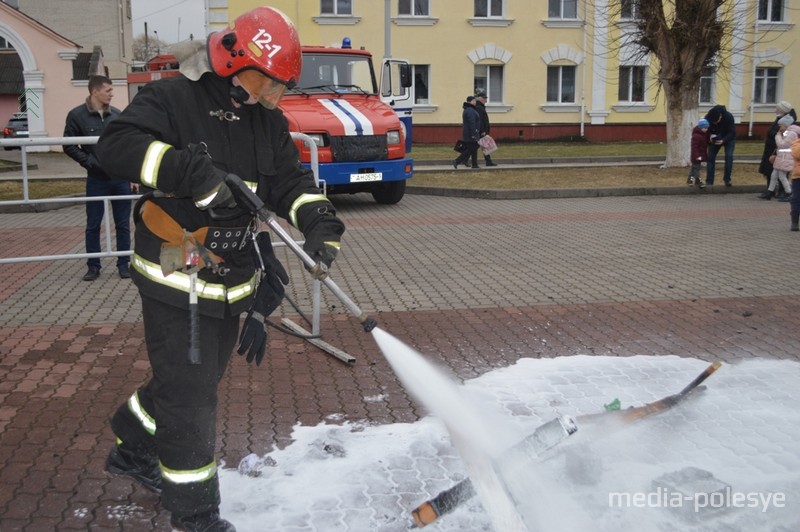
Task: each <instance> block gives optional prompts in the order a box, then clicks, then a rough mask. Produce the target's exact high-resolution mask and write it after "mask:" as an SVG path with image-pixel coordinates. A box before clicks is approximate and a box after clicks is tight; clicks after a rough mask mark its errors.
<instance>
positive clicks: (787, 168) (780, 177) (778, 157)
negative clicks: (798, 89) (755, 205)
mask: <svg viewBox="0 0 800 532" xmlns="http://www.w3.org/2000/svg"><path fill="white" fill-rule="evenodd" d="M793 124H794V118H792V116H791V115H786V116H784V117H782V118H781V119H780V120H778V127H779V129H778V133H776V134H775V147H776V149H775V152H776V154H775V162H774V163H772V175H771V176H770V178H769V186H768V187H767V191H766V192H764V193H763V194H761V196H759V197H760V198H761V199H765V200H768V199H772V196H773V195H774V193H775V188H776V187H777V186H778V181H780V182H781V185H782V186H783V188H784V190H789V180H788V179H787V178H786V177H787V176H788V175H789V172H791V171H792V170H794V159H793V158H792V154H791V153H790V151H789V147H790V146H791V145H792V143H793V142H794V141H796V140H798V139H800V126H797V125H793ZM790 197H791V196H789V197H784V198H781V200H780V201H789V198H790Z"/></svg>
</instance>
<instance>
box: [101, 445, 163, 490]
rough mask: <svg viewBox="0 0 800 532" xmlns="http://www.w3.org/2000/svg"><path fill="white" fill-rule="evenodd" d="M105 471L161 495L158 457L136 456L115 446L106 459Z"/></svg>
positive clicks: (121, 447)
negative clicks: (123, 476)
mask: <svg viewBox="0 0 800 532" xmlns="http://www.w3.org/2000/svg"><path fill="white" fill-rule="evenodd" d="M106 471H108V472H109V473H111V474H112V475H125V476H127V477H131V478H132V479H134V480H135V481H137V482H138V483H139V484H141V485H142V486H144V487H145V488H147V489H149V490H150V491H153V492H155V493H161V469H160V467H159V466H158V457H157V456H155V455H154V454H151V453H140V454H137V453H135V452H133V451H130V450H128V449H126V448H124V447H123V446H121V445H115V446H114V448H113V449H111V452H110V453H108V458H107V459H106Z"/></svg>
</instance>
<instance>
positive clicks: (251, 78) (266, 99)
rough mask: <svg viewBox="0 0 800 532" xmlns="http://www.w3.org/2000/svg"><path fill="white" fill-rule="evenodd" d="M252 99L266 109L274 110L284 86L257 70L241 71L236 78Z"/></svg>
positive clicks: (284, 89) (284, 90) (284, 88)
mask: <svg viewBox="0 0 800 532" xmlns="http://www.w3.org/2000/svg"><path fill="white" fill-rule="evenodd" d="M236 77H237V78H239V82H240V83H241V85H242V87H244V88H245V90H247V92H248V93H249V94H250V96H251V97H252V98H255V99H256V100H258V103H260V104H261V105H263V106H264V107H266V108H267V109H275V108H276V107H277V106H278V104H279V103H280V101H281V98H283V94H284V93H285V92H286V85H285V84H283V83H281V82H280V81H277V80H275V79H272V78H271V77H269V76H266V75H264V74H262V73H261V72H259V71H257V70H252V69H249V70H243V71H242V72H239V74H237V76H236Z"/></svg>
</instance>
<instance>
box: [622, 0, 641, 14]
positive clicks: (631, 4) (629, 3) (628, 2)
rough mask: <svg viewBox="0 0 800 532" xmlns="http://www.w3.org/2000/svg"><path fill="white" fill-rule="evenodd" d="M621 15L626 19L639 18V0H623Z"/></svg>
mask: <svg viewBox="0 0 800 532" xmlns="http://www.w3.org/2000/svg"><path fill="white" fill-rule="evenodd" d="M619 16H620V18H626V19H637V18H639V0H622V2H621V7H620V12H619Z"/></svg>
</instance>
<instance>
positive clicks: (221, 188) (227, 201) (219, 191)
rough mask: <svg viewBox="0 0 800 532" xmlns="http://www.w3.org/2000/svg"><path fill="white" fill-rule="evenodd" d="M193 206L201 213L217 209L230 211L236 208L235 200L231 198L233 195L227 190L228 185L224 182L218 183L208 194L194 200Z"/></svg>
mask: <svg viewBox="0 0 800 532" xmlns="http://www.w3.org/2000/svg"><path fill="white" fill-rule="evenodd" d="M194 204H195V205H196V206H197V208H198V209H200V210H201V211H204V210H206V209H214V208H217V207H221V208H224V209H232V208H233V207H236V200H235V199H234V198H233V194H232V193H231V189H229V188H228V185H226V184H225V183H224V182H220V183H219V185H217V186H216V187H214V188H213V189H212V190H211V192H209V193H208V194H205V195H203V196H201V197H199V198H194Z"/></svg>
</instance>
